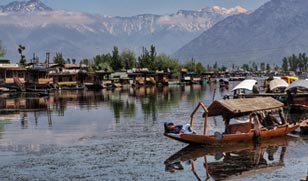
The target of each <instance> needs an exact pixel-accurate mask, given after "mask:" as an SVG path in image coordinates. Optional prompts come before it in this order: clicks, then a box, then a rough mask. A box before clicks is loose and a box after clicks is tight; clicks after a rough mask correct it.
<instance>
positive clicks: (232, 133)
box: [164, 97, 300, 145]
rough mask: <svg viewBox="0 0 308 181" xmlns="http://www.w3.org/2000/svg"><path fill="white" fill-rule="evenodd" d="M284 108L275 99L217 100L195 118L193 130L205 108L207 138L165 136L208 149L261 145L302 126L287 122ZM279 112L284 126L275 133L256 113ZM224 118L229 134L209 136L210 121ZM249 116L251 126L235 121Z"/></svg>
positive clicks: (181, 134)
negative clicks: (264, 125)
mask: <svg viewBox="0 0 308 181" xmlns="http://www.w3.org/2000/svg"><path fill="white" fill-rule="evenodd" d="M283 106H284V104H283V103H281V102H280V101H278V100H276V99H274V98H272V97H257V98H250V99H227V100H216V101H214V102H213V103H212V104H211V105H210V106H209V107H208V108H207V107H206V106H205V105H204V104H203V103H202V102H200V103H199V104H198V105H197V107H196V108H195V110H194V111H193V112H192V114H191V121H190V125H191V128H192V129H193V126H194V116H195V113H196V112H197V110H198V109H199V108H200V107H202V108H203V110H204V111H205V112H204V126H203V134H191V133H181V132H180V133H170V132H168V131H167V130H166V129H165V133H164V135H165V136H167V137H169V138H172V139H175V140H178V141H181V142H184V143H189V144H205V145H223V144H235V143H241V142H252V141H257V142H260V141H262V140H266V139H271V138H273V137H280V136H285V135H287V134H288V133H291V132H292V131H294V130H295V129H297V128H298V127H299V126H300V125H299V123H296V124H289V123H287V122H286V121H285V119H284V115H283V112H282V108H283ZM279 110H280V111H279ZM266 111H269V112H279V115H280V118H281V123H282V124H281V125H278V126H275V127H274V128H273V129H272V128H268V127H263V126H262V125H261V123H260V121H259V119H258V115H257V114H256V113H260V114H261V113H265V112H266ZM210 116H222V117H223V121H224V122H225V131H224V132H223V133H219V132H215V134H213V135H207V134H206V133H207V125H208V117H210ZM242 116H249V121H248V122H241V123H238V122H237V123H232V124H230V121H233V119H234V118H238V117H242Z"/></svg>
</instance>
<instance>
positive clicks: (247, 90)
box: [231, 79, 257, 98]
mask: <svg viewBox="0 0 308 181" xmlns="http://www.w3.org/2000/svg"><path fill="white" fill-rule="evenodd" d="M256 82H257V81H256V80H254V79H245V80H243V81H241V82H240V83H239V84H237V85H236V86H235V87H234V88H233V89H232V90H231V91H232V92H233V93H234V94H233V98H242V97H251V96H254V95H251V96H248V95H247V94H252V92H251V91H252V89H253V86H254V85H255V84H256Z"/></svg>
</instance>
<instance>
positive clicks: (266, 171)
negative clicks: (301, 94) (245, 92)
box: [0, 82, 308, 180]
mask: <svg viewBox="0 0 308 181" xmlns="http://www.w3.org/2000/svg"><path fill="white" fill-rule="evenodd" d="M237 83H238V82H231V85H230V89H229V90H226V89H221V88H219V87H218V85H216V84H213V85H205V86H200V85H193V86H173V87H162V88H156V87H145V88H144V87H143V88H138V89H134V88H126V89H118V90H117V89H116V90H112V91H111V90H101V91H96V92H93V91H61V92H55V93H53V94H52V95H51V96H50V97H49V98H44V97H38V95H36V94H35V93H27V94H10V95H7V94H2V95H0V99H1V103H0V110H1V115H0V161H1V162H0V168H1V174H0V180H206V179H207V178H208V180H224V179H231V180H299V179H300V178H303V177H305V176H307V171H308V167H307V161H308V156H307V153H308V152H307V148H308V139H307V138H306V137H303V136H298V137H287V138H282V139H277V140H272V141H270V142H267V143H262V144H261V145H235V146H233V147H229V148H226V149H219V150H217V149H214V148H210V147H187V145H186V144H183V143H180V142H177V141H174V140H171V139H168V138H166V137H164V136H163V134H162V133H163V124H164V122H176V123H179V124H185V123H188V122H189V121H190V114H191V111H193V109H194V108H195V106H196V105H197V104H198V102H199V101H202V102H204V103H205V104H206V105H209V104H210V103H211V102H212V99H213V98H214V99H221V98H222V97H223V96H224V95H226V94H228V93H230V90H231V88H232V87H233V86H234V85H236V84H237ZM201 115H202V112H201V111H200V115H198V116H199V117H198V116H197V117H196V118H195V127H196V130H197V131H199V132H202V126H203V125H202V121H197V120H199V118H200V119H201ZM296 116H301V115H296ZM222 129H223V122H222V121H221V120H220V117H217V118H211V119H210V121H209V129H208V132H209V134H210V133H213V132H214V131H222ZM231 152H232V153H231Z"/></svg>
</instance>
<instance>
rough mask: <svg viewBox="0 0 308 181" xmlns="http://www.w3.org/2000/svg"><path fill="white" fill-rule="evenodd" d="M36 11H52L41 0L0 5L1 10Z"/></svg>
mask: <svg viewBox="0 0 308 181" xmlns="http://www.w3.org/2000/svg"><path fill="white" fill-rule="evenodd" d="M34 11H52V9H51V8H50V7H47V6H46V5H45V4H44V3H42V2H41V1H40V0H30V1H21V2H19V1H14V2H11V3H9V4H8V5H6V6H0V12H4V13H6V12H34Z"/></svg>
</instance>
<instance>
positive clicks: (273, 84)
mask: <svg viewBox="0 0 308 181" xmlns="http://www.w3.org/2000/svg"><path fill="white" fill-rule="evenodd" d="M288 86H289V84H288V83H287V82H286V81H285V80H284V79H273V80H271V81H270V84H269V87H270V90H271V91H273V90H274V89H280V88H287V87H288Z"/></svg>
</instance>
